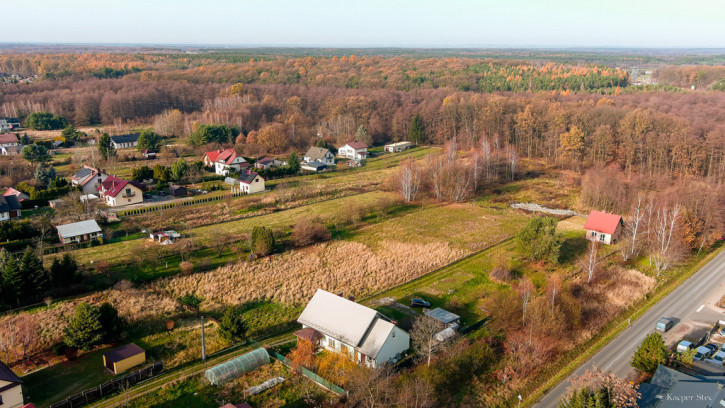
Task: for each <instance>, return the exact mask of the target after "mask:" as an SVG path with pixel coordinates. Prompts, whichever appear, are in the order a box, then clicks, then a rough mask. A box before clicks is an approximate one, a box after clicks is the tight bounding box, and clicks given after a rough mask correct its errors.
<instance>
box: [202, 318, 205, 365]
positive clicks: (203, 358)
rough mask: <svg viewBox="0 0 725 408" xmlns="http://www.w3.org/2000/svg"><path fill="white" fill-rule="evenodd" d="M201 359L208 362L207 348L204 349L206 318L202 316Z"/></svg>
mask: <svg viewBox="0 0 725 408" xmlns="http://www.w3.org/2000/svg"><path fill="white" fill-rule="evenodd" d="M201 359H202V360H206V348H205V347H204V316H201Z"/></svg>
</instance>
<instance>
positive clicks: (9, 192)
mask: <svg viewBox="0 0 725 408" xmlns="http://www.w3.org/2000/svg"><path fill="white" fill-rule="evenodd" d="M11 195H12V196H15V197H16V198H17V199H18V201H19V202H21V203H22V202H23V201H25V200H30V196H29V195H27V194H25V193H23V192H22V191H20V190H17V189H14V188H12V187H8V189H7V190H5V192H4V193H3V197H7V196H11Z"/></svg>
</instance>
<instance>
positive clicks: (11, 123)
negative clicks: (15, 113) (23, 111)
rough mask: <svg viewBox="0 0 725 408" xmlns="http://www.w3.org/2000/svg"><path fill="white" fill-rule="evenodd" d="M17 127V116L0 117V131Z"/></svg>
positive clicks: (18, 121)
mask: <svg viewBox="0 0 725 408" xmlns="http://www.w3.org/2000/svg"><path fill="white" fill-rule="evenodd" d="M19 127H20V120H18V118H7V117H0V132H7V131H8V130H13V129H17V128H19Z"/></svg>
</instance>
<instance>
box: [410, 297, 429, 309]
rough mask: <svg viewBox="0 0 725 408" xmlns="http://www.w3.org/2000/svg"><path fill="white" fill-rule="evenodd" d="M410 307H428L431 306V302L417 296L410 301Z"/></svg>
mask: <svg viewBox="0 0 725 408" xmlns="http://www.w3.org/2000/svg"><path fill="white" fill-rule="evenodd" d="M410 307H425V308H428V307H430V302H426V301H425V300H423V299H420V298H415V299H413V300H411V301H410Z"/></svg>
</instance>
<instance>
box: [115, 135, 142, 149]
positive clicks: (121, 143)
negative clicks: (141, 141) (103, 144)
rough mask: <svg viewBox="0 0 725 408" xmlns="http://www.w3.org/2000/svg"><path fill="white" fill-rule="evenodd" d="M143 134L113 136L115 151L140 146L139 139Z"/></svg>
mask: <svg viewBox="0 0 725 408" xmlns="http://www.w3.org/2000/svg"><path fill="white" fill-rule="evenodd" d="M139 136H141V133H129V134H127V135H118V136H111V144H112V145H113V148H114V149H125V148H129V147H136V146H138V137H139Z"/></svg>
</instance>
